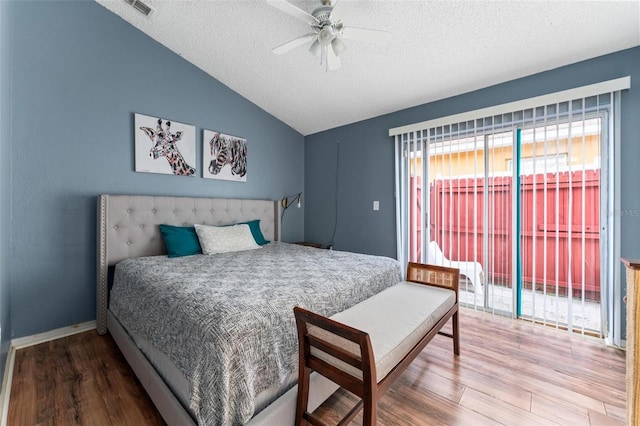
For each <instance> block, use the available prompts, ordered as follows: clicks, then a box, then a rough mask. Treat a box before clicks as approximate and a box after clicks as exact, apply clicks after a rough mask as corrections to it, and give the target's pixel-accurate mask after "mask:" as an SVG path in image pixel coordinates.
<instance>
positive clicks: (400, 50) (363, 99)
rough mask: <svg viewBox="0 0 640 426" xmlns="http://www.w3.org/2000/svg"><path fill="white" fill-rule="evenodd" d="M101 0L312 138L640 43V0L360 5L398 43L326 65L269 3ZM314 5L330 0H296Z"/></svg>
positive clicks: (293, 22) (362, 17)
mask: <svg viewBox="0 0 640 426" xmlns="http://www.w3.org/2000/svg"><path fill="white" fill-rule="evenodd" d="M143 1H145V3H147V4H149V5H150V6H151V7H152V8H153V12H152V13H151V14H150V15H149V16H144V15H142V14H141V13H139V12H138V11H136V10H135V9H134V8H132V7H131V6H130V5H129V4H128V3H127V2H125V0H97V2H98V3H100V4H101V5H103V6H104V7H106V8H107V9H109V10H111V11H112V12H114V13H115V14H117V15H119V16H121V17H122V18H123V19H125V20H126V21H128V22H130V23H131V24H132V25H134V26H135V27H137V28H138V29H140V30H141V31H143V32H144V33H146V34H148V35H149V36H150V37H152V38H153V39H155V40H157V41H158V42H159V43H161V44H163V45H164V46H166V47H167V48H169V49H171V50H172V51H174V52H175V53H177V54H178V55H180V56H182V57H183V58H184V59H186V60H188V61H190V62H191V63H193V64H194V65H196V66H198V67H199V68H201V69H202V70H203V71H205V72H206V73H208V74H210V75H211V76H212V77H214V78H216V79H217V80H219V81H220V82H222V83H223V84H225V85H227V86H228V87H230V88H231V89H233V90H234V91H236V92H237V93H239V94H240V95H242V96H243V97H245V98H247V99H249V100H250V101H252V102H253V103H255V104H256V105H258V106H259V107H261V108H262V109H264V110H266V111H267V112H269V113H270V114H272V115H274V116H275V117H277V118H279V119H280V120H282V121H283V122H285V123H287V124H288V125H290V126H291V127H293V128H294V129H296V130H298V131H299V132H300V133H302V134H303V135H308V134H312V133H316V132H319V131H322V130H326V129H330V128H334V127H338V126H341V125H345V124H349V123H353V122H357V121H360V120H364V119H367V118H371V117H375V116H378V115H382V114H386V113H389V112H393V111H397V110H400V109H403V108H408V107H411V106H415V105H420V104H424V103H427V102H431V101H434V100H438V99H443V98H446V97H449V96H453V95H457V94H461V93H465V92H468V91H471V90H475V89H480V88H483V87H487V86H490V85H493V84H497V83H500V82H504V81H508V80H512V79H516V78H519V77H523V76H526V75H530V74H534V73H537V72H541V71H545V70H549V69H553V68H556V67H560V66H563V65H567V64H570V63H574V62H577V61H581V60H584V59H588V58H592V57H596V56H600V55H603V54H606V53H610V52H615V51H618V50H622V49H626V48H630V47H634V46H638V45H640V1H638V0H635V1H535V0H522V1H471V0H466V1H404V0H372V1H365V0H358V1H355V0H338V1H353V3H354V4H353V5H351V6H352V7H350V8H349V9H350V12H349V13H348V14H347V15H346V16H344V23H345V25H347V26H353V27H363V28H373V29H380V30H386V31H389V32H390V33H391V40H390V42H389V43H388V44H387V45H386V46H382V47H381V46H379V45H376V44H371V43H368V42H365V41H359V40H344V41H345V44H346V45H347V49H346V50H345V51H344V52H343V53H342V54H341V55H340V59H341V62H342V67H341V68H340V69H338V70H336V71H326V69H325V68H324V67H322V66H321V65H320V61H319V59H317V58H316V57H314V56H313V55H312V54H311V53H309V51H308V46H309V44H310V43H307V44H305V45H303V46H301V47H298V48H296V49H294V50H292V51H290V52H287V53H285V54H283V55H275V54H273V53H272V52H271V50H272V49H273V48H274V47H277V46H279V45H281V44H283V43H285V42H287V41H289V40H292V39H294V38H296V37H298V36H301V35H303V34H307V33H309V32H310V30H309V27H308V25H307V24H305V23H304V22H302V21H300V20H297V19H295V18H293V17H292V16H290V15H287V14H285V13H283V12H281V11H279V10H277V9H275V8H273V7H271V6H269V5H268V4H267V3H266V1H265V0H255V1H247V0H236V1H231V0H206V1H204V0H199V1H167V0H143ZM290 2H291V3H292V4H294V5H295V6H297V7H299V8H300V9H303V10H304V11H306V12H309V13H311V12H312V11H313V10H314V9H315V8H316V7H318V6H320V1H319V0H314V1H308V0H304V1H299V0H291V1H290Z"/></svg>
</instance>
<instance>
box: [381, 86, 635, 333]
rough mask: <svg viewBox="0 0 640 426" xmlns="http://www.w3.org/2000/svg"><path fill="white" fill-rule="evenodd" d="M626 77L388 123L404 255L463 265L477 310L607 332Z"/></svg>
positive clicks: (613, 292) (466, 289)
mask: <svg viewBox="0 0 640 426" xmlns="http://www.w3.org/2000/svg"><path fill="white" fill-rule="evenodd" d="M629 87H630V78H629V77H625V78H620V79H617V80H611V81H607V82H603V83H598V84H594V85H590V86H584V87H580V88H577V89H571V90H567V91H563V92H558V93H554V94H550V95H545V96H540V97H537V98H532V99H528V100H523V101H518V102H513V103H509V104H504V105H499V106H495V107H490V108H485V109H483V110H477V111H471V112H467V113H463V114H457V115H454V116H450V117H443V118H439V119H435V120H429V121H425V122H422V123H416V124H413V125H409V126H403V127H399V128H394V129H390V131H389V134H390V136H392V137H393V138H394V141H395V157H396V216H397V220H396V223H397V256H398V259H399V260H400V261H401V262H403V263H406V262H407V261H417V262H426V263H437V264H443V265H448V266H453V267H458V268H459V269H460V270H461V273H463V275H465V276H466V280H465V282H461V289H462V291H461V295H460V296H461V302H462V303H466V304H467V305H469V306H472V307H474V308H476V309H483V310H489V311H491V312H494V313H499V314H503V315H511V316H514V317H516V316H518V317H523V318H528V319H531V320H532V321H535V322H542V323H545V324H548V325H552V326H555V327H562V328H565V327H566V328H567V329H569V330H574V331H579V332H582V333H589V334H598V335H601V334H603V332H605V333H606V331H607V330H605V329H603V326H604V324H605V323H607V322H615V321H612V320H613V319H614V318H613V317H611V313H612V312H614V313H615V314H616V315H619V313H620V309H621V307H620V306H619V304H620V302H619V301H620V299H621V298H620V294H619V292H620V288H621V285H620V273H619V272H620V271H619V266H618V265H617V263H618V262H614V261H613V260H614V259H618V258H619V243H618V241H619V238H611V237H612V236H613V235H614V233H615V229H616V227H619V224H618V223H616V220H617V218H616V215H612V214H608V212H610V211H616V210H615V209H616V203H617V209H618V210H619V199H615V197H613V194H615V190H616V187H617V182H616V175H615V174H614V173H612V172H613V171H614V170H616V169H619V168H614V167H613V166H614V162H615V161H619V159H617V158H616V155H614V154H617V152H619V149H617V148H616V144H617V143H619V138H617V137H616V136H615V135H616V132H615V130H616V129H615V126H614V123H615V120H614V115H615V114H617V108H619V91H621V90H624V89H627V88H629ZM618 179H619V177H618ZM618 235H619V234H618ZM479 281H480V282H481V284H480V285H479ZM607 283H614V285H607ZM594 304H595V306H596V308H594ZM601 304H604V305H605V307H609V308H610V309H609V310H608V313H609V317H604V316H603V315H606V313H607V309H599V307H600V306H601ZM594 309H596V310H595V311H594ZM594 316H595V317H596V318H594ZM585 318H586V319H585ZM607 319H608V320H609V321H606V320H607ZM610 331H611V333H613V334H615V332H617V333H618V334H619V330H610Z"/></svg>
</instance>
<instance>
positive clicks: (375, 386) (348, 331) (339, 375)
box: [294, 262, 460, 426]
mask: <svg viewBox="0 0 640 426" xmlns="http://www.w3.org/2000/svg"><path fill="white" fill-rule="evenodd" d="M416 269H419V270H425V271H428V272H435V273H438V272H440V273H446V274H451V276H452V278H451V285H450V286H447V285H444V284H443V283H432V282H429V281H428V280H419V281H413V280H411V282H416V283H418V284H424V285H428V286H434V287H440V288H446V289H449V290H453V291H455V295H456V299H455V302H454V304H453V306H452V307H451V308H450V309H449V310H448V311H447V312H446V313H445V314H444V315H443V316H442V317H441V318H440V319H439V320H438V322H436V324H434V326H433V327H431V328H430V329H429V330H428V331H427V332H426V334H425V335H424V336H422V337H421V338H420V340H419V341H418V342H417V343H416V344H415V345H414V346H413V347H412V348H411V349H410V350H409V351H408V352H407V353H406V354H405V355H404V356H403V357H402V359H401V360H400V361H399V362H398V363H397V364H396V365H395V366H394V367H393V368H392V369H391V371H389V373H387V375H386V376H385V377H384V378H383V379H382V380H380V382H376V365H375V357H374V353H373V349H372V346H371V339H370V337H369V334H368V333H366V332H364V331H362V330H359V329H357V328H353V327H351V326H349V325H347V324H343V323H340V322H338V321H335V320H333V319H331V318H327V317H325V316H322V315H319V314H317V313H314V312H311V311H308V310H306V309H303V308H300V307H297V306H296V307H294V316H295V319H296V326H297V331H298V346H299V349H298V356H299V377H298V399H297V405H296V422H295V424H296V426H299V425H302V424H303V420H304V421H306V422H308V423H310V424H312V425H321V424H322V422H321V421H320V420H319V419H317V418H316V417H315V416H314V415H313V414H312V413H309V412H307V400H308V394H309V389H308V387H309V375H310V374H311V372H312V371H316V372H318V374H321V375H323V376H325V377H327V378H329V379H330V380H332V381H334V382H335V383H337V384H339V385H340V386H341V387H343V388H345V389H346V390H348V391H349V392H351V393H353V394H354V395H356V396H359V397H360V398H361V401H360V402H358V404H356V406H355V407H353V409H352V410H351V411H349V413H347V415H346V416H345V417H344V418H343V419H342V420H341V421H340V422H339V425H343V424H348V423H349V422H350V421H351V420H352V419H353V418H354V417H355V416H356V415H357V414H358V413H359V412H360V410H362V409H364V415H363V424H365V425H372V424H375V422H376V418H377V401H378V399H379V397H380V396H382V395H383V394H384V393H385V392H386V391H387V390H388V389H389V387H390V386H391V384H392V383H393V382H394V381H395V380H396V379H397V378H398V377H399V376H400V375H401V374H402V373H403V372H404V371H405V370H406V368H407V367H408V366H409V365H410V364H411V363H412V362H413V361H414V360H415V358H416V357H417V356H418V355H419V354H420V353H421V352H422V351H423V350H424V348H425V347H426V346H427V345H428V344H429V342H430V341H431V340H432V339H433V337H434V336H435V335H436V334H442V335H444V336H447V337H450V338H452V340H453V352H454V354H455V355H460V330H459V322H458V284H459V278H460V274H459V270H458V269H456V268H448V267H443V266H436V265H425V264H419V263H411V262H410V263H409V264H408V265H407V277H409V276H410V275H409V273H410V271H411V272H414V271H415V270H416ZM413 275H415V274H413ZM427 278H429V276H427ZM407 279H409V278H407ZM449 319H452V323H453V324H452V325H453V332H452V334H448V333H442V332H441V329H442V327H444V325H445V324H446V323H447V322H448V321H449ZM307 324H311V325H313V326H315V327H319V328H321V329H323V330H326V331H329V332H330V333H332V334H334V335H337V336H339V337H342V338H344V339H347V340H349V341H351V342H353V343H355V344H356V345H357V346H358V347H359V350H360V356H359V357H358V356H357V355H354V354H352V353H351V352H349V351H345V350H344V349H342V348H339V347H337V346H335V345H332V344H331V343H329V342H325V341H323V340H321V339H319V338H317V337H316V336H312V335H309V334H308V328H307ZM318 341H320V342H321V345H320V346H318V345H317V344H312V343H317V342H318ZM311 346H315V347H317V348H318V349H320V350H321V351H323V352H325V353H327V354H329V355H331V356H333V357H334V358H337V359H339V360H341V361H343V362H345V363H347V364H349V365H352V366H354V367H356V368H359V369H360V371H361V372H362V379H359V378H357V377H355V376H353V375H351V374H349V373H347V372H346V371H343V370H341V369H339V368H338V367H335V366H333V365H331V364H329V363H328V362H326V361H324V360H322V359H320V358H318V357H316V356H314V355H313V354H311V349H310V348H311Z"/></svg>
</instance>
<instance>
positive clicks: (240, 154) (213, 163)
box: [202, 129, 247, 182]
mask: <svg viewBox="0 0 640 426" xmlns="http://www.w3.org/2000/svg"><path fill="white" fill-rule="evenodd" d="M202 177H204V178H207V179H224V180H233V181H236V182H246V181H247V140H246V139H243V138H239V137H237V136H231V135H225V134H224V133H220V132H216V131H213V130H206V129H204V130H203V131H202Z"/></svg>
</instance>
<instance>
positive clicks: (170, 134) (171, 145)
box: [134, 114, 196, 176]
mask: <svg viewBox="0 0 640 426" xmlns="http://www.w3.org/2000/svg"><path fill="white" fill-rule="evenodd" d="M134 135H135V158H136V172H146V173H163V174H168V175H171V174H173V175H178V176H195V175H196V168H195V165H196V128H195V126H191V125H189V124H184V123H178V122H175V121H173V120H167V119H163V118H159V117H151V116H148V115H143V114H135V118H134Z"/></svg>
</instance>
